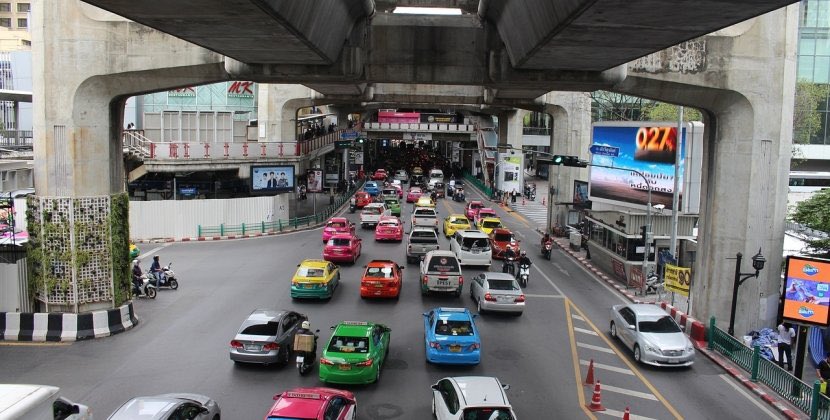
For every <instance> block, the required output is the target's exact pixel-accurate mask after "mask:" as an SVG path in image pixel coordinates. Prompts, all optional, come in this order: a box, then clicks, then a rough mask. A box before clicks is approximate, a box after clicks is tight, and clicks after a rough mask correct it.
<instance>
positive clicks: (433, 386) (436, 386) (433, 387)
mask: <svg viewBox="0 0 830 420" xmlns="http://www.w3.org/2000/svg"><path fill="white" fill-rule="evenodd" d="M430 388H432V389H433V390H435V391H438V384H434V385H432V386H430Z"/></svg>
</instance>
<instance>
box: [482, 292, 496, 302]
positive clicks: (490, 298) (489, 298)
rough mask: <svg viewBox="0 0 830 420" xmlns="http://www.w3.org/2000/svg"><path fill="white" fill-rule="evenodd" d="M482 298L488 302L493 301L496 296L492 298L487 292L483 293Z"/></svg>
mask: <svg viewBox="0 0 830 420" xmlns="http://www.w3.org/2000/svg"><path fill="white" fill-rule="evenodd" d="M484 300H486V301H488V302H495V301H496V298H494V297H493V295H491V294H489V293H485V294H484Z"/></svg>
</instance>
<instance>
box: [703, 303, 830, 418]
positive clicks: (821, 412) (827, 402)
mask: <svg viewBox="0 0 830 420" xmlns="http://www.w3.org/2000/svg"><path fill="white" fill-rule="evenodd" d="M707 333H708V334H707V335H708V339H709V345H708V348H709V350H714V351H717V352H718V353H720V354H722V355H724V356H725V357H726V358H728V359H729V360H731V361H732V362H734V363H735V364H737V365H738V366H740V367H741V368H743V369H744V370H745V371H747V372H748V373H749V375H750V380H752V381H753V382H760V383H762V384H764V385H766V386H767V387H769V388H770V389H772V390H773V391H775V392H776V393H778V395H779V396H781V398H783V399H785V400H787V401H789V402H790V403H791V404H792V405H794V406H795V407H797V408H798V409H799V410H801V411H803V412H804V413H807V414H809V415H810V418H811V419H822V420H830V399H828V398H827V396H826V395H822V394H821V393H820V392H819V386H820V382H818V381H816V383H815V384H814V385H813V386H810V385H809V384H807V383H806V382H804V381H802V380H800V379H798V378H796V377H795V376H793V375H792V374H791V373H789V372H787V371H786V370H784V369H782V368H781V367H780V366H778V364H777V363H776V362H774V361H771V360H767V359H765V358H763V357H761V352H760V348H759V347H758V346H755V348H753V349H750V348H749V347H747V346H746V345H744V343H742V342H741V341H739V340H738V339H736V338H735V337H732V336H731V335H729V334H727V333H726V331H723V330H721V329H720V328H718V327H717V326H716V325H715V317H712V318H711V319H710V320H709V331H707Z"/></svg>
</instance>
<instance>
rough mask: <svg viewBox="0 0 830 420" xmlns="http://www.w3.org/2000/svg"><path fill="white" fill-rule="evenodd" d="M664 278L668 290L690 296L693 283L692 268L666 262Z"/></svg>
mask: <svg viewBox="0 0 830 420" xmlns="http://www.w3.org/2000/svg"><path fill="white" fill-rule="evenodd" d="M663 279H664V280H665V281H666V283H665V284H666V290H668V291H670V292H674V293H680V294H681V295H683V296H686V297H689V288H690V287H691V285H692V269H691V268H687V267H678V266H676V265H671V264H666V271H665V273H664V274H663Z"/></svg>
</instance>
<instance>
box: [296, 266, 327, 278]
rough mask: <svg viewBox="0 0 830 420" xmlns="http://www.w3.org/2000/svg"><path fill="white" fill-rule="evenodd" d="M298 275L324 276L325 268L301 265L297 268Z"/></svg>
mask: <svg viewBox="0 0 830 420" xmlns="http://www.w3.org/2000/svg"><path fill="white" fill-rule="evenodd" d="M297 276H299V277H324V276H325V270H323V269H322V268H311V267H300V268H299V269H298V270H297Z"/></svg>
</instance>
